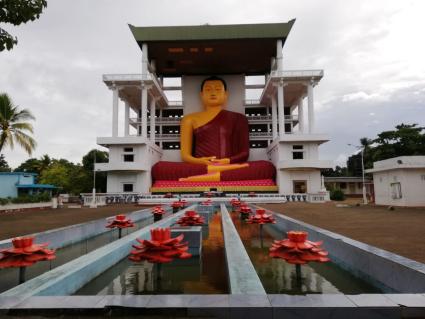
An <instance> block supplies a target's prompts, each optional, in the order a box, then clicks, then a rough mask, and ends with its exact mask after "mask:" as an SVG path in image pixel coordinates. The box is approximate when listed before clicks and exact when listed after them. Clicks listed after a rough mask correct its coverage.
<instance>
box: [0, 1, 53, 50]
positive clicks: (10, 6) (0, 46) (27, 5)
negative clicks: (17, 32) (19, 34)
mask: <svg viewBox="0 0 425 319" xmlns="http://www.w3.org/2000/svg"><path fill="white" fill-rule="evenodd" d="M45 7H47V1H46V0H0V23H10V24H13V25H20V24H21V23H27V22H28V21H34V20H35V19H38V18H39V17H40V14H41V13H42V12H43V9H44V8H45ZM17 43H18V39H17V38H16V37H13V36H12V35H11V34H9V33H8V32H7V31H6V30H4V29H2V28H0V51H3V50H5V49H7V50H11V49H12V48H13V46H14V45H16V44H17Z"/></svg>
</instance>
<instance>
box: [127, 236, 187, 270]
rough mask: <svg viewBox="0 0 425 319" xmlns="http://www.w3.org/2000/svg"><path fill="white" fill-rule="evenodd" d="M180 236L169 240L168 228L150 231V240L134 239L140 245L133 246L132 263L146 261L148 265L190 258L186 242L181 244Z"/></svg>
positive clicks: (181, 238)
mask: <svg viewBox="0 0 425 319" xmlns="http://www.w3.org/2000/svg"><path fill="white" fill-rule="evenodd" d="M183 238H184V236H183V234H181V235H180V236H177V237H175V238H171V229H170V228H156V229H152V230H151V240H142V239H136V240H137V241H138V242H139V243H140V245H133V247H134V248H135V250H132V251H131V252H130V254H131V256H130V257H129V259H130V260H132V261H143V260H147V261H148V262H150V263H167V262H170V261H172V260H173V259H174V258H179V259H186V258H190V257H192V255H191V254H189V253H188V252H187V251H188V250H189V247H188V244H187V242H185V243H182V240H183Z"/></svg>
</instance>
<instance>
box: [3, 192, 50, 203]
mask: <svg viewBox="0 0 425 319" xmlns="http://www.w3.org/2000/svg"><path fill="white" fill-rule="evenodd" d="M50 200H51V197H50V195H49V193H41V194H36V195H27V194H25V195H21V196H18V197H15V198H12V200H11V202H12V203H14V204H23V203H41V202H48V201H50Z"/></svg>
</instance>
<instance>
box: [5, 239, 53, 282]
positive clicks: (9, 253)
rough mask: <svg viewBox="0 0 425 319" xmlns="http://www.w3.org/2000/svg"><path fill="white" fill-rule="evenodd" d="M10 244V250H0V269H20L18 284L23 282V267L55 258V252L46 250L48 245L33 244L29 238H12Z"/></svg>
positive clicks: (32, 240)
mask: <svg viewBox="0 0 425 319" xmlns="http://www.w3.org/2000/svg"><path fill="white" fill-rule="evenodd" d="M12 244H13V247H12V248H7V249H2V250H0V254H1V256H0V268H9V267H20V272H19V283H22V282H24V281H25V267H28V266H32V265H33V264H35V263H37V262H39V261H43V260H53V259H55V258H56V256H55V250H53V249H47V248H46V247H47V246H48V243H43V244H34V237H31V236H29V237H17V238H14V239H12Z"/></svg>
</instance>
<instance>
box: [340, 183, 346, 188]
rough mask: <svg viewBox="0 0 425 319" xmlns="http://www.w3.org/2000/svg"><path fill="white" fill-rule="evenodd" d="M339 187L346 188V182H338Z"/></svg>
mask: <svg viewBox="0 0 425 319" xmlns="http://www.w3.org/2000/svg"><path fill="white" fill-rule="evenodd" d="M339 187H340V188H341V189H346V188H347V183H345V182H342V183H340V184H339Z"/></svg>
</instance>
